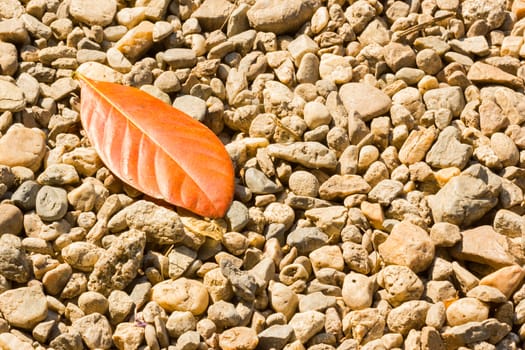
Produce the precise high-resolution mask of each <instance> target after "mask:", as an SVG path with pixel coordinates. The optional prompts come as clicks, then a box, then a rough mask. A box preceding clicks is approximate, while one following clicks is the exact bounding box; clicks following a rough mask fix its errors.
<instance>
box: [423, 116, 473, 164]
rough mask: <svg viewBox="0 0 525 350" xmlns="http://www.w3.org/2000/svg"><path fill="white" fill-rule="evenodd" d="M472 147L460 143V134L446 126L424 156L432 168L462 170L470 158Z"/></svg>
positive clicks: (453, 128) (451, 127)
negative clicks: (455, 168)
mask: <svg viewBox="0 0 525 350" xmlns="http://www.w3.org/2000/svg"><path fill="white" fill-rule="evenodd" d="M472 151H473V150H472V146H470V145H467V144H463V143H461V142H460V133H459V131H458V130H457V129H456V128H455V127H453V126H447V127H446V128H445V129H444V130H442V131H441V132H440V133H439V136H438V138H437V141H436V142H435V143H434V145H433V146H432V148H431V149H430V150H429V151H428V153H427V155H426V162H427V163H428V164H429V165H430V166H432V167H434V168H439V169H443V168H448V167H457V168H459V169H463V168H464V167H465V166H466V165H467V162H468V161H469V159H470V157H471V156H472Z"/></svg>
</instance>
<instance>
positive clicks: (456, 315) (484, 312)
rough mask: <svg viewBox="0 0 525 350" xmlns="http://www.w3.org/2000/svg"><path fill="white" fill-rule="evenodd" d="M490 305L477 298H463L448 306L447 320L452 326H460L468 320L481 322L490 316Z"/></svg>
mask: <svg viewBox="0 0 525 350" xmlns="http://www.w3.org/2000/svg"><path fill="white" fill-rule="evenodd" d="M489 310H490V309H489V307H488V305H487V304H485V303H483V302H481V301H479V300H478V299H476V298H469V297H466V298H461V299H458V300H456V301H455V302H453V303H452V304H450V305H449V306H448V308H447V311H446V315H447V322H448V324H449V325H451V326H458V325H460V324H464V323H467V322H481V321H484V320H486V319H487V318H488V316H489Z"/></svg>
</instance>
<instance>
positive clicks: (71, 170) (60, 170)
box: [37, 164, 80, 186]
mask: <svg viewBox="0 0 525 350" xmlns="http://www.w3.org/2000/svg"><path fill="white" fill-rule="evenodd" d="M79 181H80V178H79V176H78V173H77V170H76V169H75V167H74V166H72V165H69V164H51V165H49V166H48V167H47V168H46V169H45V170H44V171H43V172H42V173H41V174H40V175H39V176H38V178H37V182H38V183H40V184H41V185H48V186H63V185H72V184H76V183H78V182H79Z"/></svg>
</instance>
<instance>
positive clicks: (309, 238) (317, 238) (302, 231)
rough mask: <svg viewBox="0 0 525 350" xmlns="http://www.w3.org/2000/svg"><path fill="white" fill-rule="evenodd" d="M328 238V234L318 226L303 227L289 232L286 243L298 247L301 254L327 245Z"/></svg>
mask: <svg viewBox="0 0 525 350" xmlns="http://www.w3.org/2000/svg"><path fill="white" fill-rule="evenodd" d="M328 240H329V237H328V235H326V234H325V233H324V232H323V231H321V230H320V229H318V228H317V227H302V228H297V229H295V230H293V231H292V232H290V234H288V236H287V238H286V244H288V245H289V246H291V247H296V248H297V251H298V252H299V253H300V254H308V253H310V252H312V251H314V250H315V249H317V248H320V247H322V246H323V245H325V244H326V243H327V242H328Z"/></svg>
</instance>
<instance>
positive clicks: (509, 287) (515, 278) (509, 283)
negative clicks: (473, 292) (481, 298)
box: [479, 265, 525, 298]
mask: <svg viewBox="0 0 525 350" xmlns="http://www.w3.org/2000/svg"><path fill="white" fill-rule="evenodd" d="M523 278H525V271H524V270H523V269H522V268H521V267H520V266H518V265H511V266H506V267H502V268H500V269H498V270H496V271H494V272H493V273H491V274H488V275H486V276H485V277H483V278H482V279H481V280H480V281H479V284H480V285H484V286H491V287H494V288H497V289H499V290H500V291H501V292H502V293H503V294H504V295H505V297H507V298H510V296H511V295H512V293H514V291H515V290H516V289H517V288H518V287H519V286H520V285H521V282H522V281H523Z"/></svg>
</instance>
